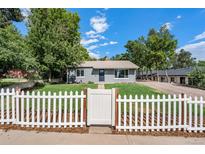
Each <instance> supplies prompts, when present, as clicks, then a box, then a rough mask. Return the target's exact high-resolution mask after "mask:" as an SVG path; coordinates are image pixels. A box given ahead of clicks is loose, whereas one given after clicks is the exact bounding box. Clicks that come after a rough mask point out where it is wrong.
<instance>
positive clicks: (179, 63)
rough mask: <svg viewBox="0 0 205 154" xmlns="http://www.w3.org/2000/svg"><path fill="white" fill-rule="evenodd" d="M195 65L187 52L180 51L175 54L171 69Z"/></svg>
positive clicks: (193, 59)
mask: <svg viewBox="0 0 205 154" xmlns="http://www.w3.org/2000/svg"><path fill="white" fill-rule="evenodd" d="M195 64H196V62H195V58H193V57H192V54H191V53H190V52H189V51H185V50H184V49H181V50H180V51H179V53H176V54H175V57H174V63H173V68H184V67H191V66H194V65H195Z"/></svg>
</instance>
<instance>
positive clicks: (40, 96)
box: [0, 89, 86, 128]
mask: <svg viewBox="0 0 205 154" xmlns="http://www.w3.org/2000/svg"><path fill="white" fill-rule="evenodd" d="M0 100H1V102H0V103H1V104H0V112H1V114H0V124H1V125H6V124H7V125H8V124H12V125H20V126H21V127H25V126H26V127H35V126H36V127H42V128H45V127H47V128H50V127H52V128H55V127H59V128H60V127H64V128H67V127H83V126H84V125H85V121H86V95H85V94H84V92H83V91H81V93H80V94H78V92H77V91H76V92H75V94H74V93H73V92H72V91H71V92H70V93H69V94H68V93H67V92H65V93H64V94H62V92H59V93H58V94H56V93H53V94H51V92H48V93H45V92H42V93H40V92H39V91H38V92H37V93H36V92H34V91H33V92H32V93H30V92H29V91H27V92H26V93H25V92H24V91H22V92H21V93H19V92H16V91H15V90H14V89H12V90H11V91H9V89H7V90H6V91H5V90H4V89H1V91H0Z"/></svg>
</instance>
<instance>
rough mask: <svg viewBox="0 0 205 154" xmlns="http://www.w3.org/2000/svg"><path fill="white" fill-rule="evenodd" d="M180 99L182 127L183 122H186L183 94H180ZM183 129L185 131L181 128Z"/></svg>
mask: <svg viewBox="0 0 205 154" xmlns="http://www.w3.org/2000/svg"><path fill="white" fill-rule="evenodd" d="M181 99H182V101H181V105H182V106H181V107H182V112H181V118H182V125H184V120H186V119H184V105H185V101H184V93H182V94H181ZM183 129H185V128H183Z"/></svg>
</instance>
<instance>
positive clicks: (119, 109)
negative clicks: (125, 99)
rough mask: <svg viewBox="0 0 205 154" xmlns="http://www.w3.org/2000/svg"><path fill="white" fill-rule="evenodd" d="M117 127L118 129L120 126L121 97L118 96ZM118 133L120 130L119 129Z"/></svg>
mask: <svg viewBox="0 0 205 154" xmlns="http://www.w3.org/2000/svg"><path fill="white" fill-rule="evenodd" d="M118 100H119V101H118V126H119V127H120V126H121V117H122V116H121V95H119V97H118ZM119 131H120V129H119Z"/></svg>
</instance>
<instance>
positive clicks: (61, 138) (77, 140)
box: [0, 130, 205, 145]
mask: <svg viewBox="0 0 205 154" xmlns="http://www.w3.org/2000/svg"><path fill="white" fill-rule="evenodd" d="M0 144H4V145H5V144H6V145H14V144H18V145H22V144H23V145H24V144H27V145H30V144H35V145H42V144H43V145H45V144H52V145H56V144H63V145H65V144H86V145H88V144H104V145H124V144H127V145H133V144H139V145H149V144H151V145H158V144H161V145H170V144H173V145H183V144H203V145H205V138H193V137H190V138H185V137H170V136H169V137H168V136H167V137H165V136H162V137H155V136H137V135H114V134H77V133H76V134H74V133H73V134H72V133H55V132H36V131H21V130H9V131H7V132H4V131H2V130H0Z"/></svg>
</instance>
